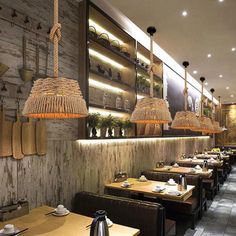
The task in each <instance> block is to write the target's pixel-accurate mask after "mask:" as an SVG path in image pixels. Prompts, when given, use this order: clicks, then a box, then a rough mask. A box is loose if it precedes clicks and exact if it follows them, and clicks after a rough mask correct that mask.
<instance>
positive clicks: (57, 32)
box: [49, 0, 61, 78]
mask: <svg viewBox="0 0 236 236" xmlns="http://www.w3.org/2000/svg"><path fill="white" fill-rule="evenodd" d="M49 37H50V40H51V41H52V42H53V44H54V52H53V53H54V56H53V62H54V69H53V71H54V77H55V78H58V66H59V65H58V43H59V41H60V40H61V24H59V23H58V0H54V25H53V27H52V29H51V32H50V35H49Z"/></svg>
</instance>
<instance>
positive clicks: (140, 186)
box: [105, 178, 195, 201]
mask: <svg viewBox="0 0 236 236" xmlns="http://www.w3.org/2000/svg"><path fill="white" fill-rule="evenodd" d="M128 181H129V183H131V186H130V187H128V188H124V187H122V186H121V185H122V183H121V182H119V183H111V184H106V185H105V187H106V188H110V189H118V190H122V191H129V192H134V193H139V194H144V195H149V196H151V197H157V198H161V199H170V200H178V201H186V200H187V199H188V198H190V197H191V196H192V192H193V189H194V188H195V186H192V185H188V186H187V190H185V191H181V195H180V196H176V195H171V194H169V193H168V191H170V190H175V191H176V190H177V186H178V185H177V184H176V185H175V186H170V185H168V184H167V183H166V182H161V181H153V180H148V181H146V182H141V181H139V179H136V178H128ZM155 186H164V187H165V188H166V189H165V190H164V191H163V192H153V189H154V188H155Z"/></svg>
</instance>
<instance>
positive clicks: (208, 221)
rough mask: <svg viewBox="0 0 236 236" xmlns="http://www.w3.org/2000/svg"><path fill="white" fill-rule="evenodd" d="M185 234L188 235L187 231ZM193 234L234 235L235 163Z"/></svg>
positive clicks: (235, 233)
mask: <svg viewBox="0 0 236 236" xmlns="http://www.w3.org/2000/svg"><path fill="white" fill-rule="evenodd" d="M185 235H189V234H188V233H187V232H186V234H185ZM193 235H194V236H212V235H214V236H216V235H217V236H218V235H221V236H236V165H235V166H233V169H232V172H231V173H230V175H229V176H228V179H227V181H225V183H224V184H223V186H221V189H220V192H219V193H218V194H217V196H216V197H215V198H214V201H213V202H212V203H209V209H208V211H207V212H205V213H204V216H203V217H202V219H201V220H200V221H199V222H198V224H197V227H196V231H195V232H194V234H193Z"/></svg>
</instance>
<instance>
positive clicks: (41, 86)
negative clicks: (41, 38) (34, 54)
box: [22, 0, 88, 119]
mask: <svg viewBox="0 0 236 236" xmlns="http://www.w3.org/2000/svg"><path fill="white" fill-rule="evenodd" d="M50 39H51V41H52V42H53V44H54V57H53V60H54V77H53V78H46V79H38V80H36V81H35V82H34V85H33V88H32V90H31V93H30V96H29V97H28V99H27V101H26V103H25V106H24V109H23V112H22V113H23V115H24V116H27V117H32V118H49V119H50V118H52V119H64V118H82V117H86V116H87V115H88V111H87V107H86V102H85V100H84V99H83V96H82V93H81V90H80V87H79V84H78V81H76V80H73V79H67V78H60V77H59V76H58V71H59V70H58V66H59V65H58V63H59V60H58V42H59V40H60V39H61V24H59V23H58V0H54V25H53V27H52V29H51V32H50Z"/></svg>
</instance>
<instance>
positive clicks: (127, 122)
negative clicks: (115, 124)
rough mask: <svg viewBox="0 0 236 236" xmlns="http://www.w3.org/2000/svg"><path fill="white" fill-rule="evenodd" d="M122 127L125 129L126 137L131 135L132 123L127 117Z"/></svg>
mask: <svg viewBox="0 0 236 236" xmlns="http://www.w3.org/2000/svg"><path fill="white" fill-rule="evenodd" d="M123 128H124V131H125V136H126V137H129V136H131V132H132V128H133V124H132V123H131V121H130V120H129V119H126V120H125V121H124V122H123Z"/></svg>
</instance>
